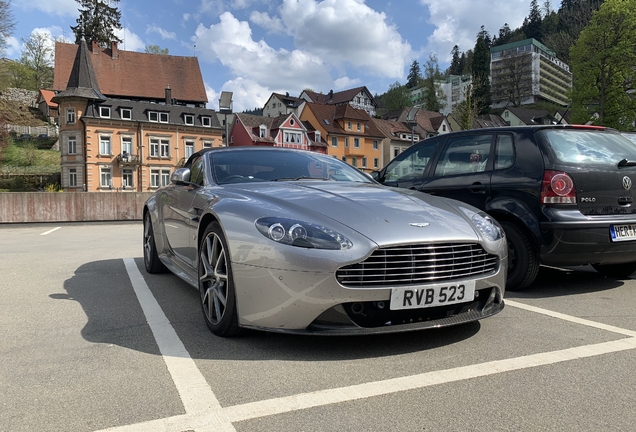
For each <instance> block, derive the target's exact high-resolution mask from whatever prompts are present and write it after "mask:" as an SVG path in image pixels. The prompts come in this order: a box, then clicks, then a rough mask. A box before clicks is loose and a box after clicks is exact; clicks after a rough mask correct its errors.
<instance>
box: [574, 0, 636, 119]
mask: <svg viewBox="0 0 636 432" xmlns="http://www.w3.org/2000/svg"><path fill="white" fill-rule="evenodd" d="M635 46H636V0H606V1H605V2H604V3H603V5H602V6H601V7H600V9H599V10H598V12H596V13H595V14H594V15H593V16H592V19H591V21H590V23H589V25H588V26H587V27H586V28H585V29H583V31H582V32H581V34H580V37H579V38H578V40H577V41H576V44H575V45H574V46H573V47H572V50H571V58H572V74H573V76H574V83H573V86H572V120H573V121H574V122H576V123H586V122H588V121H590V120H593V121H594V123H595V124H599V125H604V126H609V127H613V128H616V129H619V130H631V129H632V128H633V122H634V119H635V118H636V101H635V100H634V98H632V97H631V95H632V94H633V93H634V92H636V83H635V82H634V79H633V77H634V65H635V64H636V50H635V49H634V47H635ZM590 47H593V49H590ZM594 114H596V115H597V116H595V115H594Z"/></svg>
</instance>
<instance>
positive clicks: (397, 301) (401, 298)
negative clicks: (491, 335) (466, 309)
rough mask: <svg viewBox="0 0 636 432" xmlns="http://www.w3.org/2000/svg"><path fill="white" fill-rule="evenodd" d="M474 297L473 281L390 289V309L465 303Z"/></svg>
mask: <svg viewBox="0 0 636 432" xmlns="http://www.w3.org/2000/svg"><path fill="white" fill-rule="evenodd" d="M474 298H475V281H467V282H461V283H446V284H435V285H427V286H423V287H413V288H393V289H392V290H391V310H398V309H418V308H426V307H433V306H444V305H449V304H454V303H465V302H469V301H473V299H474Z"/></svg>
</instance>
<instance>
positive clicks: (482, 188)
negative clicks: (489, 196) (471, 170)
mask: <svg viewBox="0 0 636 432" xmlns="http://www.w3.org/2000/svg"><path fill="white" fill-rule="evenodd" d="M468 189H470V191H471V192H472V193H479V194H483V193H486V185H485V184H481V183H479V182H477V183H473V184H471V185H470V186H468Z"/></svg>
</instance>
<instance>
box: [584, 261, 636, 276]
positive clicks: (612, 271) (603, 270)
mask: <svg viewBox="0 0 636 432" xmlns="http://www.w3.org/2000/svg"><path fill="white" fill-rule="evenodd" d="M592 267H594V270H596V271H597V272H599V273H600V274H602V275H603V276H607V277H611V278H618V279H625V278H628V277H629V276H631V275H632V274H634V273H635V272H636V262H630V263H621V264H592Z"/></svg>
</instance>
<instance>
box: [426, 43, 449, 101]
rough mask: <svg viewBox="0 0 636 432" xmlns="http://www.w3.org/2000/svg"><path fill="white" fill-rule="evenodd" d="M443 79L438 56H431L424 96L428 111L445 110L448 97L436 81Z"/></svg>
mask: <svg viewBox="0 0 636 432" xmlns="http://www.w3.org/2000/svg"><path fill="white" fill-rule="evenodd" d="M442 78H443V75H442V73H441V72H440V70H439V65H438V63H437V56H436V55H435V54H433V53H431V54H429V56H428V60H427V61H426V68H425V69H424V79H423V86H424V88H425V89H426V91H425V96H424V101H425V102H424V108H425V109H427V110H428V111H440V110H441V109H442V108H444V105H445V103H444V102H445V100H446V97H445V95H444V92H443V91H442V88H441V86H440V85H439V84H437V83H436V81H438V80H440V79H442Z"/></svg>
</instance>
